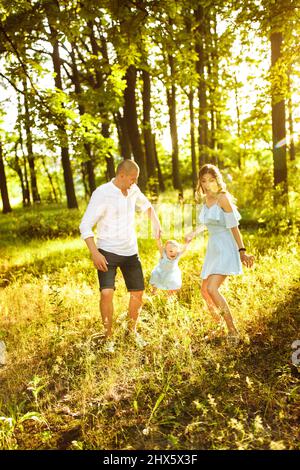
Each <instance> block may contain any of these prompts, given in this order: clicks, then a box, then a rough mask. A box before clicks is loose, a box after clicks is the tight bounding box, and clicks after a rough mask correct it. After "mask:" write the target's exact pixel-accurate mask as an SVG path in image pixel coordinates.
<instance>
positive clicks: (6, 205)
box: [0, 141, 12, 214]
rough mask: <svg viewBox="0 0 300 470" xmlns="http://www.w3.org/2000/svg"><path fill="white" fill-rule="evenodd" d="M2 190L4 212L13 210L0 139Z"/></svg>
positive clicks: (0, 179)
mask: <svg viewBox="0 0 300 470" xmlns="http://www.w3.org/2000/svg"><path fill="white" fill-rule="evenodd" d="M0 192H1V198H2V212H3V214H7V213H8V212H11V210H12V209H11V206H10V202H9V196H8V190H7V182H6V175H5V169H4V161H3V152H2V142H1V141H0Z"/></svg>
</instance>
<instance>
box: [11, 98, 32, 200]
mask: <svg viewBox="0 0 300 470" xmlns="http://www.w3.org/2000/svg"><path fill="white" fill-rule="evenodd" d="M17 100H18V120H17V129H18V133H19V142H20V147H21V152H22V157H23V165H24V194H23V206H30V204H31V201H30V190H29V181H28V173H27V164H26V156H25V151H24V144H23V134H22V124H21V123H22V120H21V116H22V105H21V101H20V98H19V96H18V97H17ZM15 154H16V157H17V148H16V149H15ZM22 190H23V189H22Z"/></svg>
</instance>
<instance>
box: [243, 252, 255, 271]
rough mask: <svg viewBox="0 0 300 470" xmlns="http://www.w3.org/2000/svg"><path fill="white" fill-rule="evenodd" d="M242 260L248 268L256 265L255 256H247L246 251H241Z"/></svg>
mask: <svg viewBox="0 0 300 470" xmlns="http://www.w3.org/2000/svg"><path fill="white" fill-rule="evenodd" d="M240 258H241V262H242V263H243V264H244V265H245V266H247V268H251V267H252V266H253V263H254V256H253V255H247V254H246V253H245V252H244V251H240Z"/></svg>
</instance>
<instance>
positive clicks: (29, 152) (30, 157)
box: [23, 77, 41, 202]
mask: <svg viewBox="0 0 300 470" xmlns="http://www.w3.org/2000/svg"><path fill="white" fill-rule="evenodd" d="M23 90H24V110H25V120H24V122H25V132H26V147H27V159H28V165H29V170H30V186H31V194H32V200H33V202H41V198H40V195H39V191H38V187H37V178H36V171H35V164H34V154H33V147H32V132H31V118H30V111H29V103H28V88H27V78H26V77H25V78H24V79H23Z"/></svg>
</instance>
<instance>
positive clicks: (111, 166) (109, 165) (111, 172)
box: [102, 122, 116, 181]
mask: <svg viewBox="0 0 300 470" xmlns="http://www.w3.org/2000/svg"><path fill="white" fill-rule="evenodd" d="M102 135H103V137H105V138H106V139H108V138H109V137H110V132H109V123H108V122H103V123H102ZM105 160H106V179H107V180H108V181H110V180H111V179H112V178H113V177H114V176H115V175H116V171H115V163H114V157H113V156H112V155H111V154H110V153H109V154H108V156H107V155H106V156H105Z"/></svg>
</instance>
